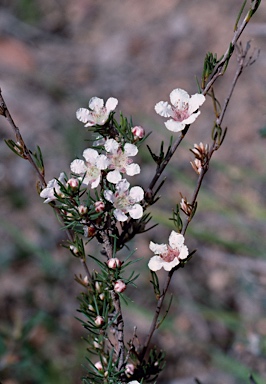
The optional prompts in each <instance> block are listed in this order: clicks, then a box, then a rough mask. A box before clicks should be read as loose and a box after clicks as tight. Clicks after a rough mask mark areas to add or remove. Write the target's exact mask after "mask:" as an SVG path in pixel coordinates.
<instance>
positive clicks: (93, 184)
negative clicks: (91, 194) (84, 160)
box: [90, 174, 101, 189]
mask: <svg viewBox="0 0 266 384" xmlns="http://www.w3.org/2000/svg"><path fill="white" fill-rule="evenodd" d="M100 180H101V174H100V175H99V176H98V177H97V179H95V180H94V181H90V183H91V188H92V189H93V188H97V187H98V185H99V183H100Z"/></svg>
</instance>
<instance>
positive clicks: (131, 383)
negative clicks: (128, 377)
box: [128, 380, 140, 384]
mask: <svg viewBox="0 0 266 384" xmlns="http://www.w3.org/2000/svg"><path fill="white" fill-rule="evenodd" d="M128 384H140V383H139V382H138V381H137V380H133V381H129V382H128Z"/></svg>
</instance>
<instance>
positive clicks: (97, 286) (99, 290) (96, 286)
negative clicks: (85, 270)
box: [95, 281, 102, 292]
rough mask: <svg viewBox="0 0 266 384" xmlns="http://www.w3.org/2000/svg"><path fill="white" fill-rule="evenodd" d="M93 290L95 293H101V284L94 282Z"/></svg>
mask: <svg viewBox="0 0 266 384" xmlns="http://www.w3.org/2000/svg"><path fill="white" fill-rule="evenodd" d="M95 289H96V291H97V292H101V291H102V283H99V281H96V283H95Z"/></svg>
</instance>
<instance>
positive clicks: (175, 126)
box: [164, 119, 186, 132]
mask: <svg viewBox="0 0 266 384" xmlns="http://www.w3.org/2000/svg"><path fill="white" fill-rule="evenodd" d="M164 125H165V126H166V128H167V129H169V131H172V132H180V131H182V130H183V129H184V128H185V126H186V124H185V123H184V122H183V121H182V122H180V121H175V120H172V119H170V120H167V121H166V122H165V123H164Z"/></svg>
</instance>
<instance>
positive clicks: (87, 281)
mask: <svg viewBox="0 0 266 384" xmlns="http://www.w3.org/2000/svg"><path fill="white" fill-rule="evenodd" d="M83 282H84V284H86V285H89V278H88V276H85V277H84V279H83Z"/></svg>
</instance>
